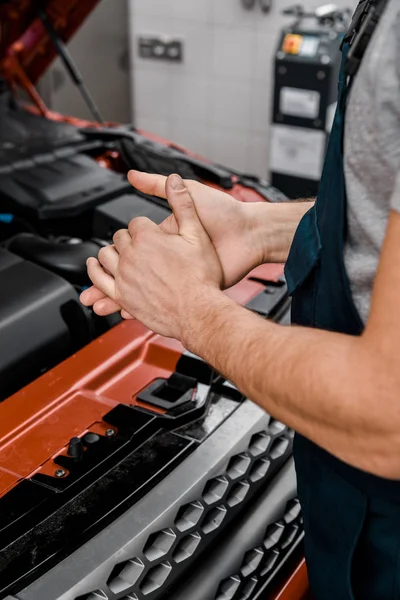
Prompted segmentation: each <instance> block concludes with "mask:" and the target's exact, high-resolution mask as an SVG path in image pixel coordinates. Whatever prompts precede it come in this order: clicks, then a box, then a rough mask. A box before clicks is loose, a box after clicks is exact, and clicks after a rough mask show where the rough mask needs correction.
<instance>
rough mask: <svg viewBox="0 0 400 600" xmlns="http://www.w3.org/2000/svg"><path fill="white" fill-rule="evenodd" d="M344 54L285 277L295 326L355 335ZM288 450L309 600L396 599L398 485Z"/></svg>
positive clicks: (299, 445) (298, 447) (315, 452)
mask: <svg viewBox="0 0 400 600" xmlns="http://www.w3.org/2000/svg"><path fill="white" fill-rule="evenodd" d="M372 1H373V0H372ZM365 3H366V2H365V1H364V4H365ZM348 51H349V44H348V43H347V42H346V44H345V45H344V47H343V61H342V69H341V75H340V82H339V99H338V109H337V113H336V118H335V122H334V126H333V130H332V134H331V139H330V144H329V148H328V152H327V158H326V163H325V167H324V171H323V176H322V181H321V186H320V191H319V195H318V199H317V202H316V204H315V207H314V208H312V209H311V210H310V211H309V212H308V213H307V214H306V215H305V217H304V218H303V220H302V221H301V223H300V225H299V227H298V230H297V232H296V235H295V239H294V242H293V246H292V249H291V252H290V256H289V259H288V262H287V265H286V278H287V281H288V285H289V288H290V291H291V293H292V295H293V308H292V321H293V322H294V323H296V324H299V325H305V326H309V327H318V328H320V329H325V330H329V331H335V332H339V333H345V334H350V335H360V334H361V333H362V330H363V323H362V321H361V318H360V316H359V314H358V311H357V309H356V307H355V305H354V302H353V299H352V295H351V291H350V285H349V281H348V277H347V273H346V269H345V264H344V257H343V247H344V241H345V239H346V227H347V217H346V206H347V197H346V185H345V176H344V168H343V139H344V121H345V112H346V103H347V97H348V91H349V85H350V80H349V78H348V77H347V75H346V72H345V64H346V59H347V54H348ZM343 394H346V389H345V387H344V388H343ZM332 418H334V415H332ZM294 452H295V461H296V469H297V476H298V490H299V497H300V500H301V504H302V509H303V516H304V523H305V531H306V540H305V550H306V558H307V562H308V570H309V577H310V583H311V588H312V592H313V595H314V598H315V600H354V598H355V599H356V600H395V599H396V600H400V482H394V481H389V480H384V479H380V478H378V477H375V476H372V475H369V474H367V473H364V472H361V471H359V470H357V469H354V468H352V467H350V466H348V465H346V464H344V463H343V462H341V461H339V460H338V459H336V458H335V457H334V456H332V455H331V454H328V453H327V452H325V451H324V450H322V449H321V448H319V447H318V446H316V445H315V444H313V443H312V442H310V441H309V440H307V439H305V438H304V437H301V436H300V435H297V437H296V440H295V449H294Z"/></svg>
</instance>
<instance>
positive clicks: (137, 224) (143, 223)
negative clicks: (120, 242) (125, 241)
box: [128, 217, 160, 239]
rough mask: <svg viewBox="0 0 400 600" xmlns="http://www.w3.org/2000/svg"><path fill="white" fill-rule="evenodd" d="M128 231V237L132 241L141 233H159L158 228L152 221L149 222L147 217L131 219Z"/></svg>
mask: <svg viewBox="0 0 400 600" xmlns="http://www.w3.org/2000/svg"><path fill="white" fill-rule="evenodd" d="M128 231H129V235H130V236H131V239H134V238H136V237H137V235H138V234H139V233H141V232H144V231H153V232H155V231H156V232H159V231H160V228H159V227H158V225H156V224H155V223H154V221H151V220H150V219H148V218H147V217H136V219H132V221H131V222H130V223H129V225H128Z"/></svg>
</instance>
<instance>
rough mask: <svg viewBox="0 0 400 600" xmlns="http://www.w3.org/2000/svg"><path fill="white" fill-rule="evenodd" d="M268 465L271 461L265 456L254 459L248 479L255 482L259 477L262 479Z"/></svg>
mask: <svg viewBox="0 0 400 600" xmlns="http://www.w3.org/2000/svg"><path fill="white" fill-rule="evenodd" d="M270 466H271V463H270V461H269V460H268V459H267V458H260V459H259V460H256V461H255V462H254V464H253V466H252V467H251V469H250V476H249V477H250V481H252V482H253V483H255V482H256V481H260V479H264V477H265V476H266V474H267V473H268V469H269V468H270Z"/></svg>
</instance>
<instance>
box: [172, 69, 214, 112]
mask: <svg viewBox="0 0 400 600" xmlns="http://www.w3.org/2000/svg"><path fill="white" fill-rule="evenodd" d="M167 79H168V86H169V93H170V105H171V112H170V115H171V118H172V119H179V118H181V119H182V118H183V119H189V120H191V121H193V122H194V123H196V122H197V123H198V122H205V121H206V119H207V115H208V113H209V101H210V94H209V85H210V84H209V82H208V79H206V78H205V77H202V76H199V77H193V76H191V77H182V76H181V74H180V73H176V74H167ZM167 103H168V104H169V102H167Z"/></svg>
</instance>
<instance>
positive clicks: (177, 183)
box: [169, 175, 185, 190]
mask: <svg viewBox="0 0 400 600" xmlns="http://www.w3.org/2000/svg"><path fill="white" fill-rule="evenodd" d="M169 183H170V186H171V187H172V189H173V190H184V189H185V184H184V183H183V179H182V177H181V176H180V175H170V177H169Z"/></svg>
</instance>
